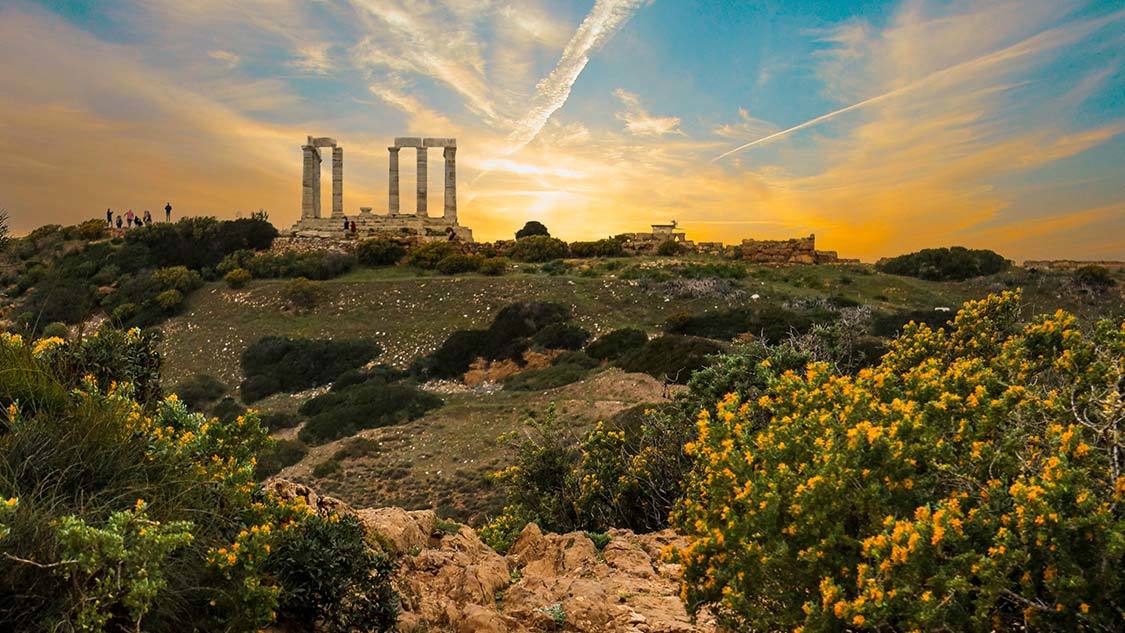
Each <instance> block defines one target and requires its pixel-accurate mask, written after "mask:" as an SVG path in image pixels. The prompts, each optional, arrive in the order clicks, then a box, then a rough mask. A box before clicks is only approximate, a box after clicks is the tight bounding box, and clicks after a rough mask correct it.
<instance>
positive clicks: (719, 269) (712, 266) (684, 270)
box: [676, 262, 749, 279]
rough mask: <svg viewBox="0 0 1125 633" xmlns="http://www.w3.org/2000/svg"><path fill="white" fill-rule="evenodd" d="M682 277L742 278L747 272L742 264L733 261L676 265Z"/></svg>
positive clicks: (677, 271)
mask: <svg viewBox="0 0 1125 633" xmlns="http://www.w3.org/2000/svg"><path fill="white" fill-rule="evenodd" d="M676 274H677V275H679V276H680V277H683V278H684V279H744V278H745V277H746V275H748V274H749V273H748V272H747V270H746V267H745V266H743V265H742V264H735V263H733V262H707V263H703V264H697V263H691V264H684V265H683V266H678V267H676Z"/></svg>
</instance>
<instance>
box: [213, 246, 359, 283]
mask: <svg viewBox="0 0 1125 633" xmlns="http://www.w3.org/2000/svg"><path fill="white" fill-rule="evenodd" d="M356 261H357V260H356V256H355V255H351V254H348V253H341V252H338V251H311V252H307V253H294V252H284V253H278V252H273V251H266V252H260V253H259V252H254V251H237V252H235V253H231V254H230V255H228V256H227V257H226V258H225V259H223V261H222V262H221V263H220V264H219V265H218V267H217V270H218V272H219V273H222V274H226V273H229V272H231V271H233V270H235V269H237V268H243V269H246V270H248V271H250V274H251V275H252V276H253V277H254V278H256V279H293V278H296V277H304V278H306V279H315V280H318V281H323V280H325V279H332V278H334V277H339V276H340V275H343V274H344V273H346V272H348V271H350V270H352V269H353V268H355V266H356Z"/></svg>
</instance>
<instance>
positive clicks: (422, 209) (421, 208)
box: [414, 147, 429, 218]
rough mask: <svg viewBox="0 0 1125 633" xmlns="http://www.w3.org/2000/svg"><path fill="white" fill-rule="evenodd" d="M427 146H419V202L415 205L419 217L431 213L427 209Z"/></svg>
mask: <svg viewBox="0 0 1125 633" xmlns="http://www.w3.org/2000/svg"><path fill="white" fill-rule="evenodd" d="M426 179H427V175H426V148H425V147H419V148H418V203H417V206H416V207H415V211H414V213H415V214H417V215H418V217H423V218H424V217H426V216H427V215H429V213H427V211H426V192H427V187H426Z"/></svg>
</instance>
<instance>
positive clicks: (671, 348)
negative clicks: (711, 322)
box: [617, 334, 723, 384]
mask: <svg viewBox="0 0 1125 633" xmlns="http://www.w3.org/2000/svg"><path fill="white" fill-rule="evenodd" d="M722 349H723V348H722V346H720V345H719V344H718V343H715V342H714V341H710V340H707V339H703V338H697V337H694V336H676V335H673V334H665V335H664V336H661V337H658V338H654V339H652V340H651V341H648V342H647V343H645V345H644V346H643V347H641V348H638V349H635V350H633V351H631V352H628V353H626V354H624V355H623V356H621V357H620V358H618V360H617V365H618V366H619V367H621V368H622V369H624V370H625V371H631V372H641V373H646V374H648V375H650V376H652V377H653V378H657V379H660V380H667V381H670V382H674V383H680V384H685V383H687V381H688V379H689V378H691V374H692V372H694V371H696V370H697V369H700V368H702V367H703V366H705V365H706V364H707V357H708V356H711V355H713V354H717V353H719V352H720V351H722Z"/></svg>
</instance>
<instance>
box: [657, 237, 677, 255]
mask: <svg viewBox="0 0 1125 633" xmlns="http://www.w3.org/2000/svg"><path fill="white" fill-rule="evenodd" d="M683 250H684V247H683V245H682V244H680V243H679V242H677V241H676V240H664V241H663V242H661V243H660V244H659V245H658V246H657V247H656V254H657V255H660V256H661V257H672V256H675V255H679V254H680V253H682V252H683Z"/></svg>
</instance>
